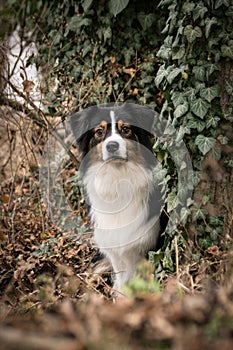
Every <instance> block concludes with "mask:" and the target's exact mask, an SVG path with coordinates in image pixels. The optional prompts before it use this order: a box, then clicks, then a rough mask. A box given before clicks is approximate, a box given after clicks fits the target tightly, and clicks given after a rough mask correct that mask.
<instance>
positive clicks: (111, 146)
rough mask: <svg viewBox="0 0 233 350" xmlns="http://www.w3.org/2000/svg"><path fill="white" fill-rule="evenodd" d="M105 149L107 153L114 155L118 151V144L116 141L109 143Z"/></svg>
mask: <svg viewBox="0 0 233 350" xmlns="http://www.w3.org/2000/svg"><path fill="white" fill-rule="evenodd" d="M106 148H107V151H108V152H110V153H114V152H116V151H117V150H118V149H119V143H118V142H117V141H109V142H108V143H107V145H106Z"/></svg>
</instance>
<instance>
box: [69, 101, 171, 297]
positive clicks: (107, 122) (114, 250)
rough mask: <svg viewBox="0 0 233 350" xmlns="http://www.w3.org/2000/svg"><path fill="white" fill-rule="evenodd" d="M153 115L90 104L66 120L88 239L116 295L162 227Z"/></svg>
mask: <svg viewBox="0 0 233 350" xmlns="http://www.w3.org/2000/svg"><path fill="white" fill-rule="evenodd" d="M154 116H155V112H154V111H153V110H151V109H150V108H147V107H143V106H140V105H137V104H134V103H124V104H122V105H114V106H102V107H101V106H100V107H99V106H92V107H89V108H87V109H86V110H83V111H81V112H77V113H76V114H74V115H72V116H71V118H70V124H71V129H72V131H73V134H74V137H75V140H76V143H77V146H78V150H79V154H80V168H79V173H80V177H81V179H82V182H83V185H84V188H85V191H86V196H87V201H88V202H89V205H90V217H91V221H92V222H93V225H94V240H95V242H96V244H97V246H98V247H99V249H100V251H101V252H102V253H103V254H104V255H105V256H106V257H107V259H108V260H109V261H110V263H111V265H112V268H113V271H114V276H115V277H114V284H113V288H114V290H115V291H116V292H117V293H118V294H119V293H123V288H124V285H125V284H126V283H127V282H129V281H130V280H131V279H132V278H133V276H134V275H135V273H136V270H137V266H138V264H139V263H140V262H141V261H142V260H143V259H144V258H145V257H146V255H147V253H148V251H149V250H155V248H156V243H157V242H158V239H159V236H160V235H161V232H162V231H163V230H164V227H165V226H166V218H165V219H164V213H163V215H162V207H163V200H162V194H161V189H160V187H159V185H158V184H155V182H154V179H153V169H154V168H155V167H156V165H157V160H156V158H155V156H154V155H153V149H152V148H153V140H154V135H153V131H152V126H153V123H154V119H155V118H154ZM162 216H163V218H162V219H161V217H162ZM162 222H163V224H162ZM162 226H163V227H162Z"/></svg>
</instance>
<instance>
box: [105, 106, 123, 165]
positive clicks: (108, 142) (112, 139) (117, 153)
mask: <svg viewBox="0 0 233 350" xmlns="http://www.w3.org/2000/svg"><path fill="white" fill-rule="evenodd" d="M110 118H111V135H110V136H108V137H107V138H106V139H105V140H104V142H103V145H102V159H103V161H105V160H110V159H127V150H126V142H125V140H124V139H123V138H122V137H121V135H120V134H119V133H118V132H117V127H116V116H115V112H114V111H110Z"/></svg>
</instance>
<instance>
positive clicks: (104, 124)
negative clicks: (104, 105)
mask: <svg viewBox="0 0 233 350" xmlns="http://www.w3.org/2000/svg"><path fill="white" fill-rule="evenodd" d="M107 126H108V123H107V122H106V121H105V120H102V122H101V123H100V124H98V125H97V126H96V127H95V129H94V131H96V130H98V129H99V128H102V129H104V131H105V132H106V130H107Z"/></svg>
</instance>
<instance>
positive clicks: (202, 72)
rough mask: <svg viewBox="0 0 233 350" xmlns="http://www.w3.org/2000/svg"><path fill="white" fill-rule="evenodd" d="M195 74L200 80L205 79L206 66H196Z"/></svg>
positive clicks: (194, 68)
mask: <svg viewBox="0 0 233 350" xmlns="http://www.w3.org/2000/svg"><path fill="white" fill-rule="evenodd" d="M193 74H195V78H196V79H198V80H200V81H205V67H204V66H194V67H193Z"/></svg>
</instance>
